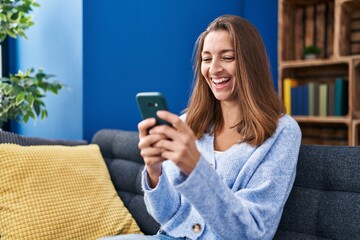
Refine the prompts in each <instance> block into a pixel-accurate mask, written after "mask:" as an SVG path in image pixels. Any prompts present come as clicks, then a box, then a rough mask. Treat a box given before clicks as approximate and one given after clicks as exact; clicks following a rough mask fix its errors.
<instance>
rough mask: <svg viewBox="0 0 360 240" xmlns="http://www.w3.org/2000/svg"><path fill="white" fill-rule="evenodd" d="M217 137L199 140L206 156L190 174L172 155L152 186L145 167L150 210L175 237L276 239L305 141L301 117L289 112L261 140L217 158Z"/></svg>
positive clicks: (163, 228) (228, 151) (230, 150)
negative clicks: (215, 153)
mask: <svg viewBox="0 0 360 240" xmlns="http://www.w3.org/2000/svg"><path fill="white" fill-rule="evenodd" d="M213 141H214V137H213V135H208V134H206V135H204V136H203V137H202V138H201V139H200V140H198V141H196V144H197V148H198V150H199V151H200V153H201V157H200V160H199V162H198V164H197V165H196V167H195V169H194V170H193V172H192V173H191V174H190V175H189V176H188V177H186V176H185V175H184V174H182V173H181V172H180V171H179V169H178V168H177V166H176V165H175V164H174V163H173V162H172V161H166V162H164V163H163V169H162V175H161V176H160V180H159V183H158V185H157V186H156V188H154V189H151V188H149V186H148V185H147V183H146V179H147V173H146V171H145V170H144V172H143V180H142V185H143V189H144V192H145V203H146V206H147V209H148V211H149V213H150V214H151V215H152V216H153V217H154V218H155V220H156V221H158V222H159V223H160V224H161V231H165V232H166V233H167V234H168V235H171V236H173V237H187V238H190V239H205V240H211V239H262V240H264V239H272V238H273V236H274V234H275V232H276V229H277V227H278V225H279V221H280V218H281V214H282V211H283V208H284V204H285V202H286V200H287V198H288V196H289V193H290V190H291V188H292V186H293V183H294V179H295V173H296V164H297V159H298V154H299V148H300V142H301V131H300V128H299V126H298V124H297V122H296V121H295V120H294V119H292V118H291V117H290V116H288V115H284V116H283V117H281V118H280V119H279V122H278V126H277V129H276V132H275V133H274V134H273V136H272V137H270V138H269V139H267V140H266V141H265V142H264V143H263V144H262V145H261V146H257V147H252V146H250V145H249V144H247V143H240V144H235V145H233V146H232V147H231V148H229V149H228V150H227V151H225V152H223V153H221V154H220V155H218V156H217V159H215V158H214V147H213V146H214V143H213ZM195 224H198V225H197V227H194V226H195ZM199 226H200V227H199ZM194 229H195V230H194Z"/></svg>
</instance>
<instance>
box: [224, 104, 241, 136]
mask: <svg viewBox="0 0 360 240" xmlns="http://www.w3.org/2000/svg"><path fill="white" fill-rule="evenodd" d="M220 104H221V113H222V116H223V120H224V126H223V127H224V128H225V129H228V128H231V127H233V126H235V125H236V124H238V123H239V121H240V115H241V114H240V109H239V106H238V104H237V103H236V102H227V101H226V102H225V101H223V102H221V103H220Z"/></svg>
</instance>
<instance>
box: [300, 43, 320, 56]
mask: <svg viewBox="0 0 360 240" xmlns="http://www.w3.org/2000/svg"><path fill="white" fill-rule="evenodd" d="M320 54H321V49H320V48H319V47H317V46H315V45H310V46H306V47H304V49H303V56H304V59H316V58H318V57H319V56H320Z"/></svg>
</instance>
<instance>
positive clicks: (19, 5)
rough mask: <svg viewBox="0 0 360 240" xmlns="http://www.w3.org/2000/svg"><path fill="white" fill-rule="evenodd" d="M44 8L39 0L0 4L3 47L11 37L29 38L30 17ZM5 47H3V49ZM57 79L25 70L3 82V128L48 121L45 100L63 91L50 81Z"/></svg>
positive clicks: (0, 113) (0, 105)
mask: <svg viewBox="0 0 360 240" xmlns="http://www.w3.org/2000/svg"><path fill="white" fill-rule="evenodd" d="M39 6H40V5H39V4H38V3H36V2H35V0H1V4H0V43H1V42H3V41H4V40H5V39H6V37H7V36H10V37H13V38H16V37H17V36H21V37H24V38H27V37H26V34H25V30H27V29H28V28H29V27H31V26H32V25H34V22H33V21H32V16H31V15H30V13H31V11H32V8H33V7H39ZM0 47H1V45H0ZM52 77H54V75H50V74H46V73H45V72H43V71H42V70H37V72H36V73H35V70H34V69H33V68H31V69H28V70H27V71H26V72H25V73H23V72H22V71H21V70H19V71H18V73H17V74H10V76H9V77H3V78H1V79H0V128H1V127H2V126H3V124H4V123H6V122H8V120H16V121H20V120H22V121H24V122H25V123H26V122H28V120H29V118H33V119H36V118H37V117H41V119H44V118H45V117H47V116H48V112H47V110H46V106H45V103H44V101H43V100H42V99H43V98H44V97H45V96H46V95H45V93H46V92H48V91H50V92H53V93H55V94H57V93H58V91H59V90H60V89H61V88H63V85H62V84H61V83H59V82H50V81H48V80H49V79H50V78H52Z"/></svg>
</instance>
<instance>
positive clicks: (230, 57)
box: [223, 56, 235, 61]
mask: <svg viewBox="0 0 360 240" xmlns="http://www.w3.org/2000/svg"><path fill="white" fill-rule="evenodd" d="M223 59H224V60H226V61H232V60H234V59H235V58H234V57H233V56H224V57H223Z"/></svg>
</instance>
